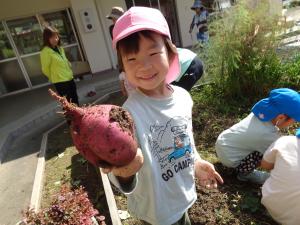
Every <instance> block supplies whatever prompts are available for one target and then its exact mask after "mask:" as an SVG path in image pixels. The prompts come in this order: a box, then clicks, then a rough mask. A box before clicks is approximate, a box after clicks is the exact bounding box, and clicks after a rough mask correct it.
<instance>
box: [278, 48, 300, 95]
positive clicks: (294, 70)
mask: <svg viewBox="0 0 300 225" xmlns="http://www.w3.org/2000/svg"><path fill="white" fill-rule="evenodd" d="M282 73H283V74H282V77H281V79H280V82H279V85H280V86H282V87H288V88H292V89H295V90H298V89H299V87H300V54H298V55H296V56H295V57H294V58H293V59H292V60H291V61H290V62H286V63H283V64H282Z"/></svg>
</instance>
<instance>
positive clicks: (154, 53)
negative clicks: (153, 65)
mask: <svg viewBox="0 0 300 225" xmlns="http://www.w3.org/2000/svg"><path fill="white" fill-rule="evenodd" d="M157 54H159V52H153V53H151V54H150V56H154V55H157Z"/></svg>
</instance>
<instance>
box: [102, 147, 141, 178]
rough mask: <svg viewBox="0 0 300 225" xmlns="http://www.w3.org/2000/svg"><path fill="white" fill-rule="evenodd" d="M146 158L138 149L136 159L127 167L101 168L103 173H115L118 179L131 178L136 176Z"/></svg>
mask: <svg viewBox="0 0 300 225" xmlns="http://www.w3.org/2000/svg"><path fill="white" fill-rule="evenodd" d="M143 163H144V157H143V154H142V151H141V149H140V148H138V149H137V152H136V155H135V158H134V159H133V160H132V161H131V162H130V163H129V164H127V165H126V166H121V167H108V168H101V170H102V172H103V173H113V174H114V175H115V176H116V177H122V178H129V177H132V176H133V175H135V174H136V173H137V172H138V171H139V170H140V169H141V167H142V166H143Z"/></svg>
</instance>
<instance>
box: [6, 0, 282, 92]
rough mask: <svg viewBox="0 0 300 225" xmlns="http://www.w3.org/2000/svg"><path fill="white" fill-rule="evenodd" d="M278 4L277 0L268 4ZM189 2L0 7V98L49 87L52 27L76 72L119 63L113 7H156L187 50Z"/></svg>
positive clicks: (59, 1) (32, 2) (68, 0)
mask: <svg viewBox="0 0 300 225" xmlns="http://www.w3.org/2000/svg"><path fill="white" fill-rule="evenodd" d="M272 1H277V0H272ZM193 2H194V1H193V0H26V1H24V0H9V1H3V2H2V4H1V7H0V97H5V96H7V95H11V94H15V93H19V92H23V91H30V90H32V89H34V88H39V87H41V86H44V85H47V84H48V82H47V79H46V77H45V76H43V74H42V72H41V67H40V58H39V53H40V50H41V48H42V44H43V40H42V31H43V27H44V26H45V25H52V26H55V27H56V28H57V29H58V30H59V33H60V35H61V42H62V46H63V47H64V49H65V52H66V54H67V57H68V59H69V60H70V61H71V62H72V64H73V69H74V71H75V73H76V74H82V73H92V74H97V73H98V72H103V71H106V70H110V69H115V68H116V65H117V60H116V53H115V51H114V50H113V49H112V46H111V37H110V34H109V26H110V25H111V21H110V20H108V19H106V15H108V14H109V13H110V10H111V8H112V7H113V6H120V7H122V8H124V9H125V10H126V9H128V8H130V7H131V6H133V5H138V6H148V7H153V8H157V9H160V10H161V11H162V13H163V14H164V15H165V17H166V19H167V21H168V23H169V26H170V30H171V35H172V40H173V42H174V43H175V44H176V45H177V46H180V47H188V46H191V45H193V42H195V38H193V37H195V36H191V35H190V34H189V26H190V23H191V20H192V17H193V13H194V12H193V11H192V10H191V9H190V7H191V6H192V5H193Z"/></svg>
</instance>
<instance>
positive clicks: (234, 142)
mask: <svg viewBox="0 0 300 225" xmlns="http://www.w3.org/2000/svg"><path fill="white" fill-rule="evenodd" d="M295 121H300V95H299V93H298V92H296V91H294V90H291V89H288V88H279V89H274V90H272V91H271V92H270V95H269V97H268V98H265V99H262V100H260V101H259V102H257V103H256V104H255V105H254V107H253V108H252V112H251V113H250V114H249V115H248V116H247V117H246V118H245V119H243V120H242V121H240V122H239V123H237V124H235V125H233V126H232V127H230V128H229V129H227V130H225V131H223V132H222V133H221V134H220V135H219V137H218V139H217V141H216V152H217V155H218V158H219V160H220V161H221V162H222V164H224V165H225V166H227V167H232V168H235V170H236V172H237V178H238V179H239V180H241V181H250V182H253V183H258V184H263V183H264V182H265V180H266V179H267V178H268V177H269V173H266V172H263V171H258V170H255V168H256V167H258V166H259V165H260V162H261V159H262V156H263V154H264V152H265V151H266V150H267V148H268V147H269V146H270V145H271V144H272V143H273V142H274V141H275V140H277V139H278V138H279V137H280V133H279V129H281V128H286V127H288V126H290V125H292V124H293V123H294V122H295Z"/></svg>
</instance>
